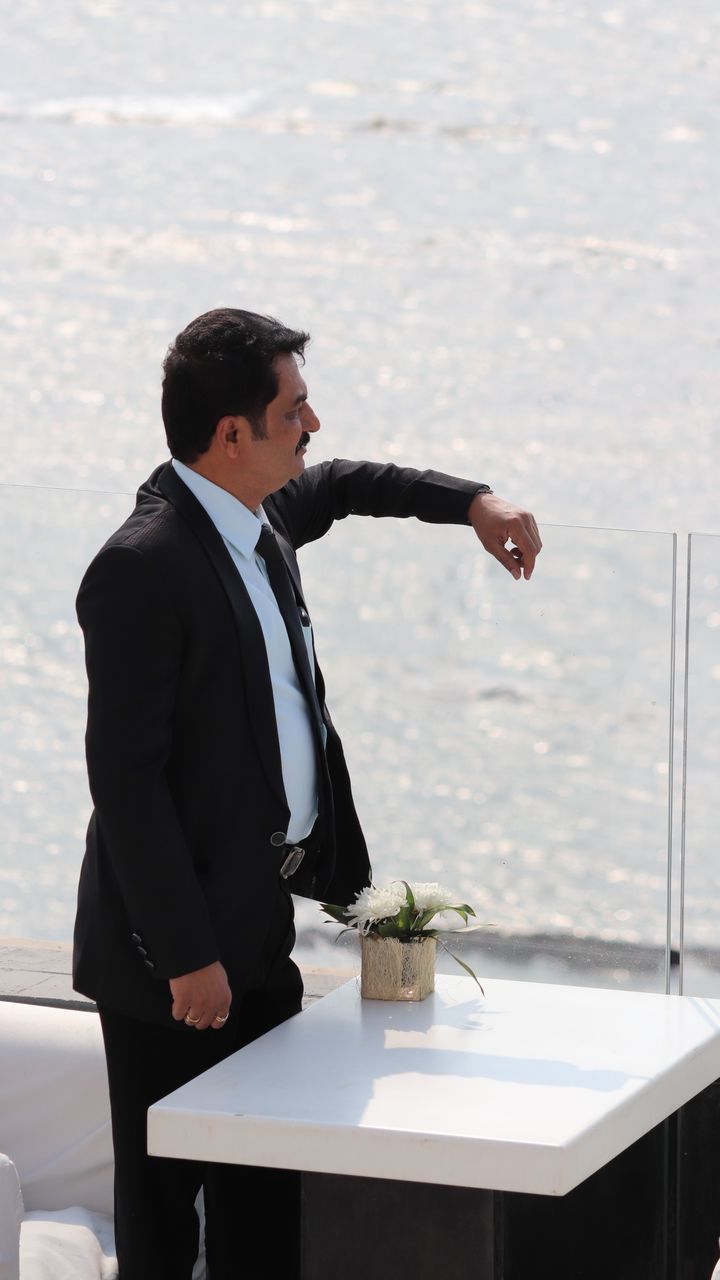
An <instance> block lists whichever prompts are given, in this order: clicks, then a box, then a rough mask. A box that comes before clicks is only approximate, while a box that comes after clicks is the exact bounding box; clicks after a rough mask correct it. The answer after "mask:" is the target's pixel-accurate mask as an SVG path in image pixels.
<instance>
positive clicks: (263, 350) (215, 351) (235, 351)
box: [162, 307, 310, 462]
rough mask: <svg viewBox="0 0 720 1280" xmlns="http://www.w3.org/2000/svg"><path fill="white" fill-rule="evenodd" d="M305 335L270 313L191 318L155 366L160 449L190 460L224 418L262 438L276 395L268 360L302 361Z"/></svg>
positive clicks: (225, 312) (226, 310) (226, 311)
mask: <svg viewBox="0 0 720 1280" xmlns="http://www.w3.org/2000/svg"><path fill="white" fill-rule="evenodd" d="M309 341H310V335H309V334H308V333H303V332H302V330H299V329H287V328H286V327H285V325H283V324H280V321H279V320H274V319H273V318H272V316H260V315H256V314H255V313H254V312H253V311H237V310H235V309H234V308H231V307H222V308H220V309H218V310H217V311H208V312H206V313H205V315H202V316H198V318H197V320H193V321H191V323H190V324H189V325H188V326H187V328H186V329H183V331H182V333H179V334H178V336H177V338H176V339H175V341H174V343H173V344H172V346H171V347H170V348H169V350H168V353H167V355H166V357H165V360H164V361H163V373H164V377H163V388H162V416H163V422H164V423H165V434H166V436H167V442H168V447H169V449H170V452H171V453H172V455H173V457H175V458H177V459H178V461H179V462H195V461H196V460H197V458H199V457H200V455H201V454H202V453H205V452H206V451H207V449H209V447H210V443H211V441H212V437H213V432H214V431H215V428H216V426H217V424H218V422H219V421H220V419H221V418H223V417H225V415H226V414H232V415H235V414H237V415H238V416H239V417H240V416H242V417H244V418H248V419H249V421H250V423H251V425H252V428H253V434H254V435H255V436H256V437H263V436H264V435H265V409H266V407H267V405H268V404H269V403H270V401H271V400H274V399H275V396H276V395H277V393H278V379H277V374H276V372H275V369H274V361H275V359H276V357H277V356H279V355H291V354H293V355H297V356H300V358H302V356H303V352H304V350H305V346H306V344H307V343H308V342H309Z"/></svg>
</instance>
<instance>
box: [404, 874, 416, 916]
mask: <svg viewBox="0 0 720 1280" xmlns="http://www.w3.org/2000/svg"><path fill="white" fill-rule="evenodd" d="M400 883H401V884H404V885H405V896H406V898H407V904H408V906H409V908H410V910H411V911H412V912H413V914H414V913H415V910H416V908H415V898H414V896H413V891H412V889H411V888H410V885H409V884H408V882H407V880H401V881H400Z"/></svg>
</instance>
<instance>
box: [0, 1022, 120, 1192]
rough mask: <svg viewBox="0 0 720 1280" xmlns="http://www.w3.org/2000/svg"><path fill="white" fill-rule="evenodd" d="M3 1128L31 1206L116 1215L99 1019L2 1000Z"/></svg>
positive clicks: (6, 1145) (0, 1105)
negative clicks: (84, 1208)
mask: <svg viewBox="0 0 720 1280" xmlns="http://www.w3.org/2000/svg"><path fill="white" fill-rule="evenodd" d="M0 1133H1V1134H2V1143H3V1147H4V1148H5V1150H6V1151H7V1154H8V1155H9V1156H10V1158H11V1159H12V1160H13V1161H14V1162H15V1164H16V1166H17V1170H18V1173H19V1175H20V1182H21V1184H22V1189H23V1195H24V1197H25V1207H26V1209H66V1208H67V1207H68V1206H69V1205H74V1204H82V1205H86V1206H87V1207H88V1208H89V1209H94V1210H98V1211H100V1212H101V1213H108V1214H111V1213H112V1210H113V1192H112V1169H113V1156H112V1137H111V1133H110V1102H109V1099H108V1089H107V1075H106V1070H105V1054H104V1051H103V1043H102V1032H101V1030H100V1020H99V1018H98V1016H97V1014H96V1013H94V1012H85V1011H83V1010H80V1009H51V1008H47V1007H45V1006H42V1005H26V1004H15V1003H12V1002H10V1001H0Z"/></svg>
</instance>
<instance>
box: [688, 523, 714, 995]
mask: <svg viewBox="0 0 720 1280" xmlns="http://www.w3.org/2000/svg"><path fill="white" fill-rule="evenodd" d="M688 580H689V591H688V600H689V609H688V646H687V652H688V674H687V714H686V727H687V746H686V750H687V759H686V784H685V792H686V795H685V831H684V837H685V838H684V852H685V868H684V908H685V910H684V929H683V941H684V947H683V957H682V986H683V991H684V992H685V994H688V995H692V994H694V995H704V996H720V929H719V928H718V904H719V903H720V804H719V802H718V790H719V787H720V537H717V536H713V535H710V534H696V533H694V534H691V536H690V574H689V579H688Z"/></svg>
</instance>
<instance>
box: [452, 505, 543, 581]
mask: <svg viewBox="0 0 720 1280" xmlns="http://www.w3.org/2000/svg"><path fill="white" fill-rule="evenodd" d="M468 520H469V521H470V523H471V525H472V527H473V529H474V530H475V532H476V534H477V536H478V538H479V539H480V541H481V542H482V544H483V546H484V548H485V550H486V551H489V552H490V555H491V556H495V559H496V560H499V561H500V564H504V565H505V568H506V569H507V570H508V572H509V573H511V574H512V576H513V578H521V577H522V575H523V573H524V574H525V577H526V579H527V578H530V577H531V576H532V571H533V569H534V568H535V559H536V557H537V556H538V555H539V554H540V548H541V547H542V542H541V541H540V534H539V533H538V527H537V525H536V523H535V517H534V516H533V515H531V513H530V512H529V511H523V510H522V508H521V507H514V506H513V504H512V503H511V502H506V501H505V499H504V498H498V497H496V496H495V494H494V493H476V494H475V497H474V498H473V500H472V502H471V503H470V507H469V510H468ZM508 542H510V543H511V544H513V545H511V546H510V547H507V546H506V543H508Z"/></svg>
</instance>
